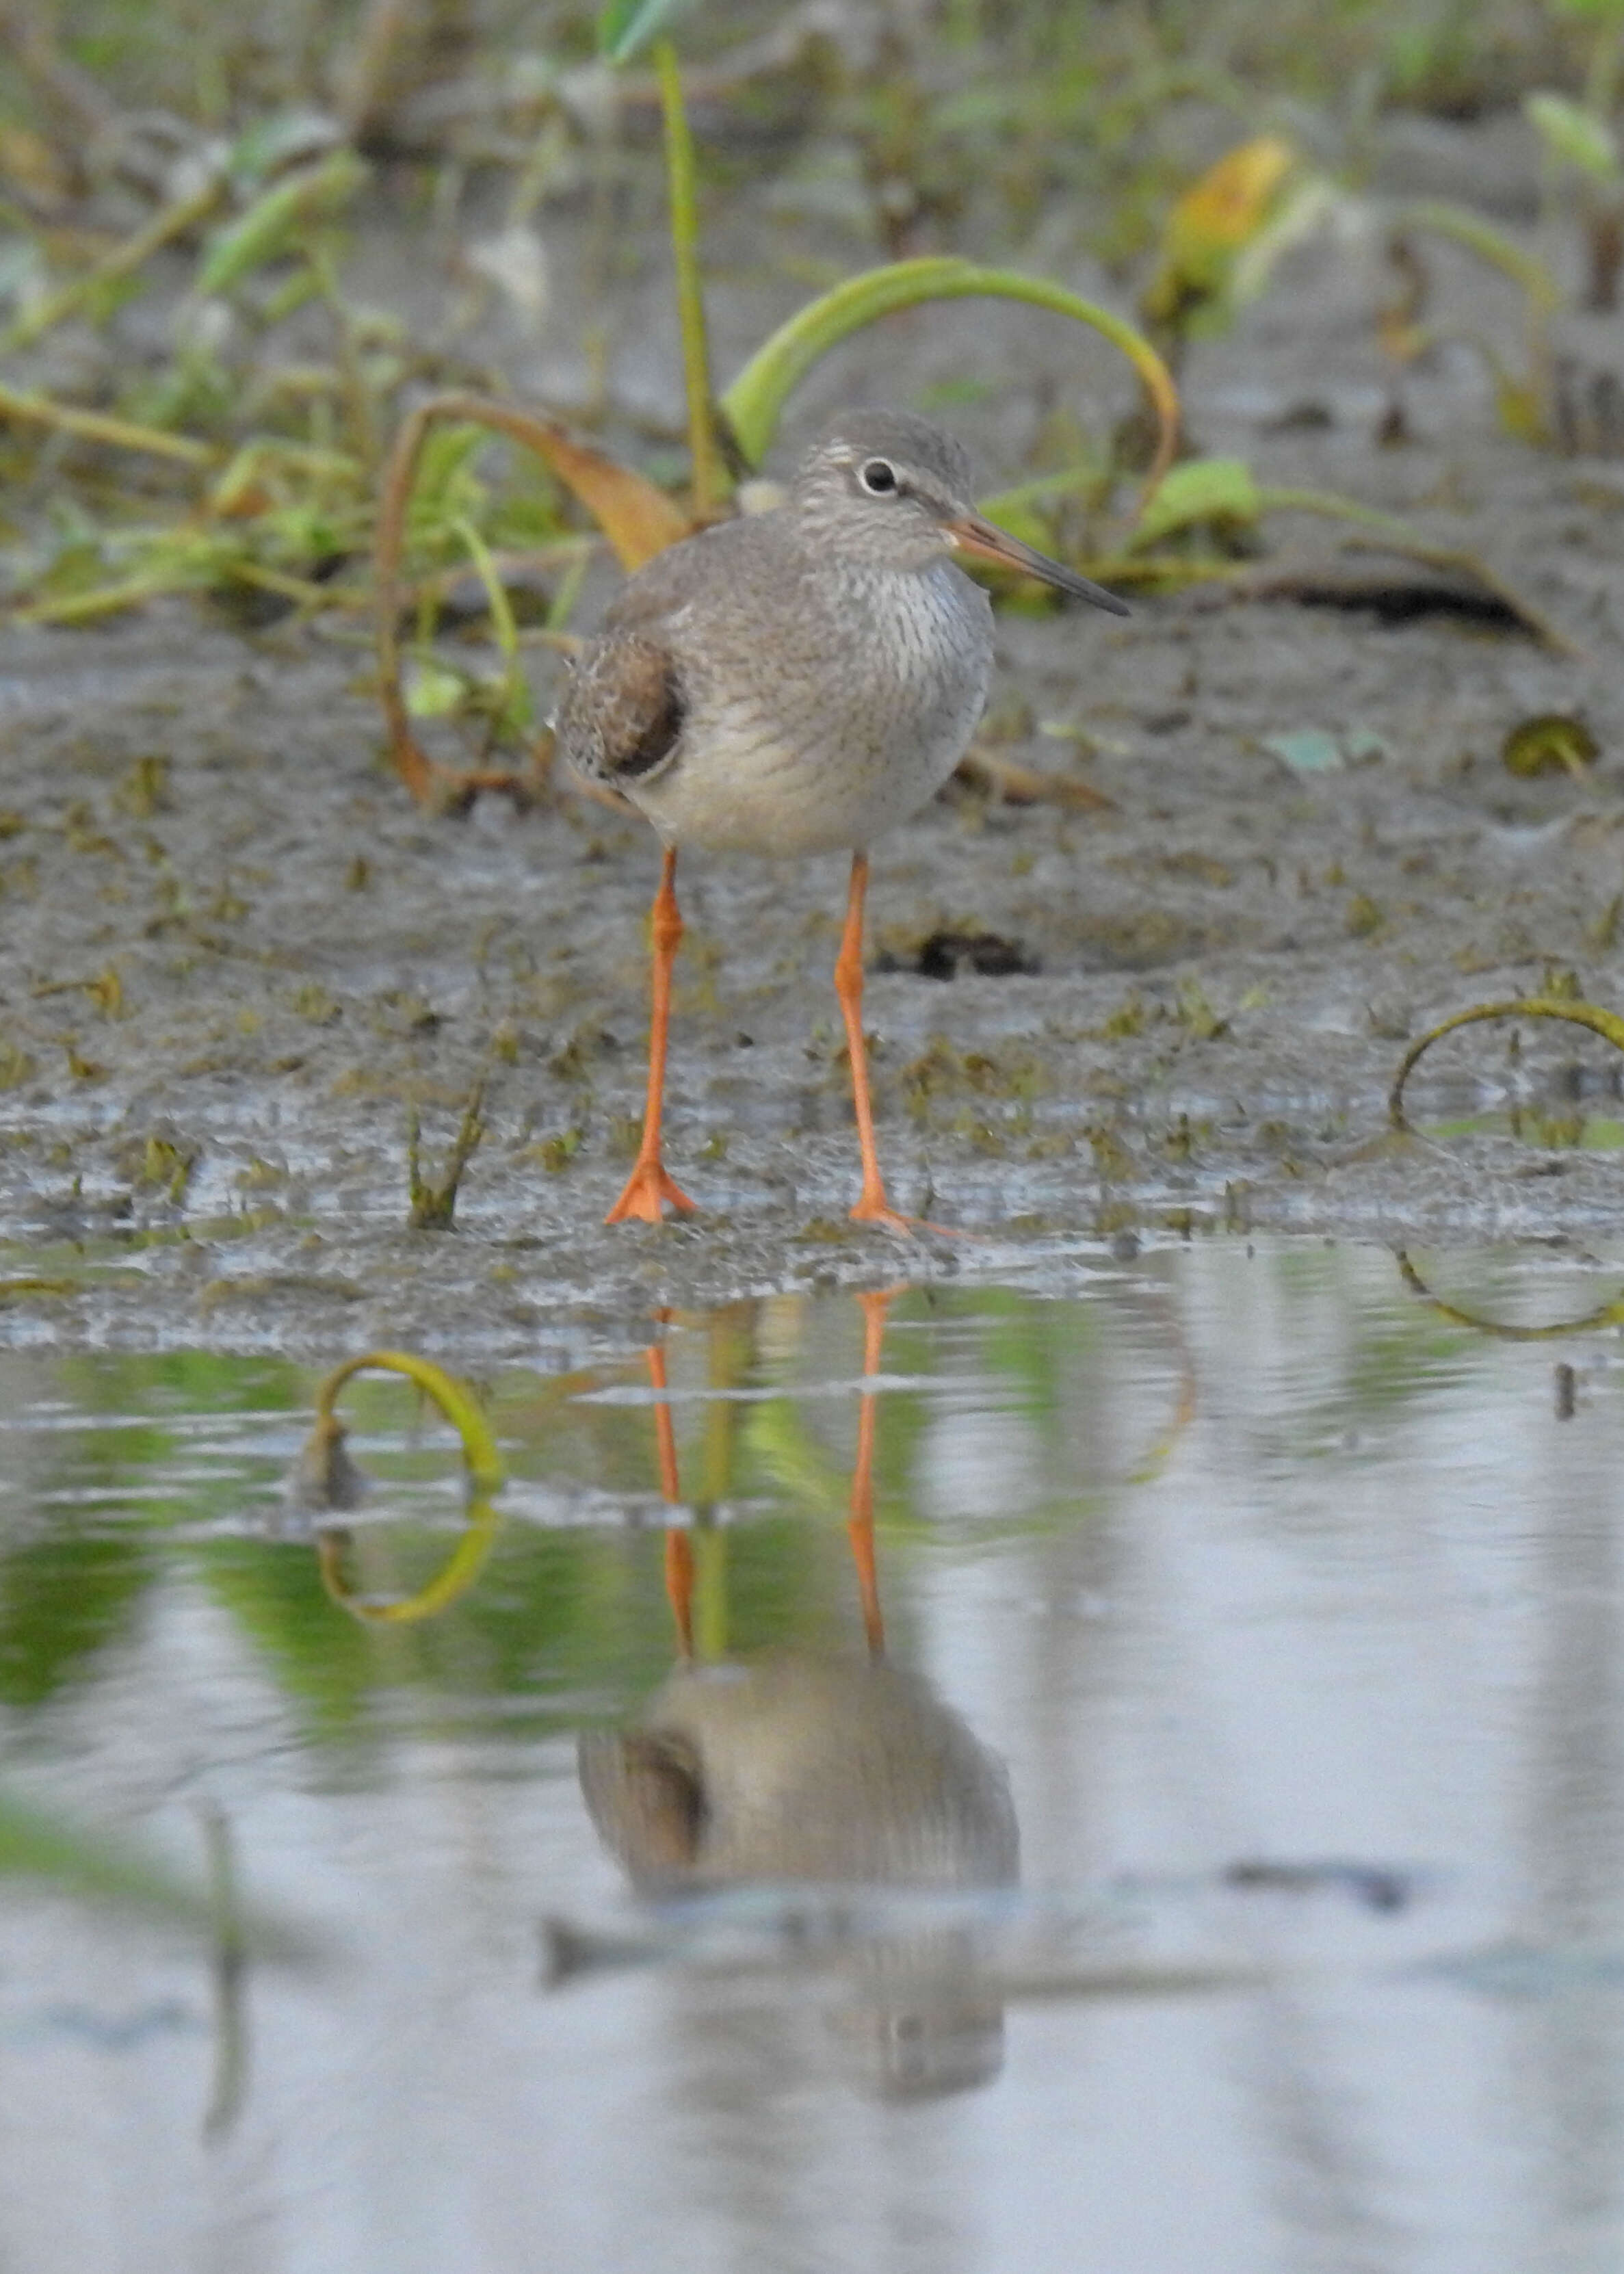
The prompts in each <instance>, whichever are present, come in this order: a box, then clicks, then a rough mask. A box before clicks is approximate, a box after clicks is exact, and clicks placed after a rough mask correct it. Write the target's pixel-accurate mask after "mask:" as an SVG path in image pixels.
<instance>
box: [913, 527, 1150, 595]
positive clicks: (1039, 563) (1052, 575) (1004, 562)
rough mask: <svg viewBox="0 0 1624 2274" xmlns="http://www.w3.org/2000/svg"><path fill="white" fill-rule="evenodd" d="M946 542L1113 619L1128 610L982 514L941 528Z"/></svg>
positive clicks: (1097, 586) (1095, 586)
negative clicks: (1069, 594) (1086, 601)
mask: <svg viewBox="0 0 1624 2274" xmlns="http://www.w3.org/2000/svg"><path fill="white" fill-rule="evenodd" d="M942 528H943V533H944V536H945V537H946V538H947V541H948V543H949V544H950V545H951V546H953V547H954V548H955V549H956V550H957V551H958V552H959V553H968V554H969V555H970V558H971V559H972V560H973V561H996V563H997V565H998V567H999V568H1000V569H1017V570H1019V573H1020V575H1021V576H1036V577H1037V578H1038V579H1039V580H1040V581H1041V583H1043V584H1052V585H1053V586H1054V588H1055V590H1056V591H1057V592H1070V593H1071V596H1072V598H1073V599H1079V600H1088V601H1090V602H1092V604H1093V605H1094V606H1095V607H1096V608H1104V609H1105V610H1106V611H1107V613H1108V614H1110V615H1113V616H1125V615H1126V614H1128V606H1127V603H1126V601H1125V600H1119V599H1117V598H1116V593H1115V592H1108V591H1106V589H1105V587H1104V585H1103V584H1091V583H1090V582H1089V580H1088V578H1087V577H1086V576H1078V575H1077V574H1076V572H1075V571H1074V570H1073V569H1063V568H1062V567H1061V565H1060V563H1059V561H1051V560H1050V559H1049V555H1048V553H1040V552H1039V551H1038V550H1037V548H1036V546H1032V545H1023V544H1022V543H1021V541H1020V539H1019V537H1011V535H1010V533H1009V531H1007V530H1005V529H998V528H996V527H995V525H994V524H993V523H991V522H990V521H983V520H982V519H981V515H980V514H979V513H966V514H961V515H960V516H959V518H958V520H957V521H947V522H944V523H943V524H942Z"/></svg>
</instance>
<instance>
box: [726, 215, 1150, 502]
mask: <svg viewBox="0 0 1624 2274" xmlns="http://www.w3.org/2000/svg"><path fill="white" fill-rule="evenodd" d="M973 298H989V299H1004V300H1025V301H1026V302H1028V303H1029V304H1030V305H1032V306H1034V307H1037V308H1049V309H1052V310H1053V311H1054V312H1055V313H1056V314H1057V315H1062V316H1070V317H1071V318H1072V319H1073V320H1074V321H1076V322H1078V323H1080V324H1086V325H1087V326H1088V327H1089V328H1090V329H1091V330H1093V331H1096V332H1098V333H1100V334H1101V336H1102V337H1103V338H1105V339H1108V340H1109V342H1110V343H1111V345H1112V346H1113V347H1115V348H1116V349H1117V350H1120V352H1121V353H1122V354H1123V355H1124V356H1126V358H1128V361H1129V362H1130V363H1131V364H1132V365H1133V368H1134V370H1135V371H1136V372H1137V373H1139V380H1140V383H1141V384H1142V385H1143V387H1144V389H1145V392H1146V395H1147V396H1148V397H1149V400H1150V403H1151V407H1152V409H1153V410H1154V413H1155V417H1156V424H1157V430H1158V433H1157V443H1156V451H1155V456H1154V459H1153V461H1152V463H1151V468H1150V472H1149V474H1148V475H1147V478H1146V482H1145V487H1144V491H1143V493H1142V495H1141V498H1140V510H1141V511H1142V510H1143V508H1144V503H1145V501H1146V500H1147V499H1148V498H1149V497H1150V496H1151V495H1152V494H1153V493H1154V490H1155V488H1156V486H1157V484H1158V483H1159V482H1160V481H1161V479H1162V476H1163V474H1165V473H1166V471H1167V470H1168V468H1169V465H1171V463H1172V462H1173V455H1174V452H1175V451H1176V450H1177V447H1178V419H1179V411H1178V390H1177V387H1176V386H1175V385H1174V383H1173V375H1172V373H1170V372H1169V369H1168V367H1167V365H1166V364H1165V363H1163V361H1162V358H1161V357H1160V356H1159V355H1158V354H1157V353H1156V350H1154V347H1152V345H1151V344H1150V342H1149V341H1148V340H1147V338H1146V337H1145V335H1144V334H1143V333H1142V332H1140V331H1139V330H1137V329H1136V328H1135V327H1134V326H1133V325H1132V324H1131V323H1129V322H1128V321H1127V320H1126V319H1125V318H1124V317H1122V316H1118V315H1115V314H1113V313H1112V312H1111V311H1110V310H1109V308H1101V307H1099V306H1097V305H1095V303H1094V301H1092V300H1085V299H1083V298H1082V297H1080V296H1079V294H1077V293H1075V292H1069V291H1067V290H1065V288H1064V286H1063V285H1059V284H1051V283H1049V282H1048V280H1047V279H1045V278H1043V277H1040V276H1023V275H1019V272H1018V271H1016V270H1014V269H1011V268H984V267H981V266H980V264H979V263H977V262H975V261H973V260H959V259H956V258H953V257H951V256H946V255H944V256H940V257H936V256H932V257H927V258H925V259H922V260H898V261H892V262H891V263H889V264H888V265H887V266H886V267H883V268H870V269H867V270H865V271H864V273H863V274H862V275H861V276H852V277H848V278H847V280H846V282H845V283H844V284H837V285H836V286H835V287H834V289H833V290H832V291H829V292H825V293H823V295H822V297H820V298H818V299H816V300H814V301H812V302H810V303H809V304H808V305H807V306H806V307H804V308H802V309H801V310H800V312H798V313H797V314H795V315H793V316H792V317H791V318H790V320H789V321H788V322H787V323H786V324H782V325H780V326H779V328H778V330H777V331H776V332H774V333H773V334H772V335H771V338H770V339H768V340H766V341H765V342H763V344H762V346H761V347H759V348H758V349H757V350H756V353H755V354H754V355H753V356H752V357H751V358H750V360H749V362H748V364H747V365H745V367H744V369H743V370H742V371H741V373H739V376H738V377H737V379H735V380H733V385H732V386H731V387H730V388H728V389H727V391H726V394H725V395H723V396H722V398H721V403H720V405H719V408H720V410H721V412H722V415H723V417H724V418H726V421H727V425H728V426H729V428H730V430H731V432H732V433H733V439H734V440H736V442H737V443H738V446H739V450H740V454H741V456H742V457H743V459H744V460H745V463H747V464H748V465H751V466H756V465H759V464H760V463H761V461H762V459H763V457H764V456H765V455H766V452H767V448H768V446H769V444H770V443H771V440H772V437H773V434H774V433H775V431H776V430H777V427H778V414H779V412H780V411H781V410H782V409H783V407H784V404H785V402H786V399H787V398H788V396H789V395H791V394H792V393H793V390H794V389H795V388H796V387H798V386H799V385H800V383H801V380H803V379H804V378H805V377H806V375H807V373H808V371H810V370H811V368H812V366H813V365H814V364H816V362H818V361H819V360H820V358H822V357H823V356H825V355H827V354H828V352H829V350H831V348H832V347H837V346H838V344H839V343H840V342H841V341H842V340H844V339H846V338H848V337H849V336H850V335H851V334H852V333H853V332H855V331H859V330H861V328H862V327H863V326H864V325H865V324H871V323H873V322H874V320H876V317H879V316H886V315H890V314H891V313H892V312H894V311H896V310H897V309H899V308H917V307H919V306H921V305H923V304H924V303H925V302H927V301H930V300H961V299H973Z"/></svg>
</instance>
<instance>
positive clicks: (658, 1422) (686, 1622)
mask: <svg viewBox="0 0 1624 2274" xmlns="http://www.w3.org/2000/svg"><path fill="white" fill-rule="evenodd" d="M649 1379H650V1382H652V1383H653V1385H654V1389H655V1397H656V1403H655V1407H654V1442H655V1443H656V1445H657V1446H658V1449H659V1479H660V1497H661V1499H662V1500H663V1501H664V1502H665V1505H666V1507H667V1508H675V1507H677V1506H678V1505H679V1503H680V1501H681V1498H682V1487H681V1484H680V1480H679V1479H678V1476H677V1437H676V1432H675V1430H674V1429H673V1427H672V1426H671V1403H670V1400H669V1398H668V1397H667V1396H666V1389H667V1384H666V1381H665V1350H664V1347H663V1346H662V1345H661V1344H658V1343H652V1344H650V1347H649ZM665 1595H666V1600H668V1601H669V1603H670V1605H671V1615H672V1617H673V1619H674V1620H675V1621H676V1623H677V1645H678V1647H679V1649H680V1651H681V1653H682V1655H683V1657H684V1658H692V1656H693V1655H694V1547H693V1542H692V1541H691V1540H690V1539H689V1538H688V1526H687V1525H682V1524H667V1525H666V1526H665Z"/></svg>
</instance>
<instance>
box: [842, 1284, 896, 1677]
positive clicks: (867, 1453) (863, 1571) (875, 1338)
mask: <svg viewBox="0 0 1624 2274" xmlns="http://www.w3.org/2000/svg"><path fill="white" fill-rule="evenodd" d="M897 1294H898V1290H897V1289H896V1288H895V1287H888V1288H886V1289H885V1290H884V1291H883V1292H880V1293H874V1294H868V1295H860V1296H859V1297H858V1298H857V1299H858V1301H859V1302H860V1303H861V1305H862V1311H863V1383H864V1388H863V1389H862V1392H861V1400H862V1402H861V1405H860V1407H859V1409H858V1414H857V1460H856V1464H855V1465H854V1467H853V1470H852V1514H851V1519H850V1521H849V1523H848V1524H847V1525H846V1537H847V1538H848V1539H849V1540H850V1541H851V1543H852V1561H853V1563H854V1564H855V1565H856V1566H857V1591H858V1593H859V1595H860V1597H861V1600H862V1615H863V1631H864V1633H865V1634H866V1635H867V1636H868V1648H869V1650H870V1651H871V1652H872V1653H874V1655H875V1657H876V1658H878V1657H879V1655H880V1653H881V1652H882V1651H883V1649H884V1647H885V1622H884V1618H883V1615H882V1613H881V1610H880V1579H879V1572H878V1570H877V1569H876V1564H875V1560H874V1407H875V1392H874V1390H873V1389H871V1388H870V1387H868V1385H869V1384H871V1383H872V1382H873V1381H874V1378H875V1376H876V1374H878V1373H879V1370H880V1346H881V1344H883V1342H884V1340H885V1314H886V1313H887V1311H889V1310H890V1308H891V1304H892V1303H893V1302H894V1301H895V1299H896V1297H897Z"/></svg>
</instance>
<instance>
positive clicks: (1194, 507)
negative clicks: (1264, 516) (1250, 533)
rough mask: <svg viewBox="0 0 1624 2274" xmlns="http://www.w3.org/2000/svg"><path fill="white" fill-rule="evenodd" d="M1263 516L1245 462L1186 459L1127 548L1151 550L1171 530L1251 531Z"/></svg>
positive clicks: (1147, 510)
mask: <svg viewBox="0 0 1624 2274" xmlns="http://www.w3.org/2000/svg"><path fill="white" fill-rule="evenodd" d="M1262 510H1263V498H1262V493H1261V492H1260V491H1259V488H1258V485H1257V483H1256V482H1255V481H1254V480H1253V478H1252V468H1251V467H1250V466H1249V465H1248V464H1247V463H1246V461H1245V460H1244V458H1191V459H1189V460H1188V461H1187V462H1186V463H1184V465H1182V466H1175V467H1174V468H1173V470H1172V471H1171V472H1170V473H1169V475H1168V476H1167V478H1165V480H1164V481H1163V482H1162V486H1161V488H1160V489H1159V490H1158V491H1157V492H1156V493H1155V495H1154V497H1153V498H1152V499H1151V501H1150V502H1149V504H1148V505H1147V507H1146V508H1145V510H1144V512H1143V513H1142V514H1141V516H1139V527H1138V528H1137V529H1136V530H1135V531H1134V532H1133V536H1132V544H1133V546H1135V547H1136V548H1137V547H1139V546H1143V545H1154V543H1155V542H1156V540H1157V538H1162V537H1169V536H1170V535H1171V534H1172V532H1173V531H1175V530H1177V529H1189V528H1191V527H1192V526H1195V525H1197V524H1199V523H1205V522H1212V521H1228V522H1237V523H1241V524H1243V525H1244V526H1245V527H1248V528H1250V527H1251V525H1252V523H1254V522H1255V521H1256V520H1257V518H1258V516H1259V514H1260V513H1261V512H1262Z"/></svg>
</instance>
